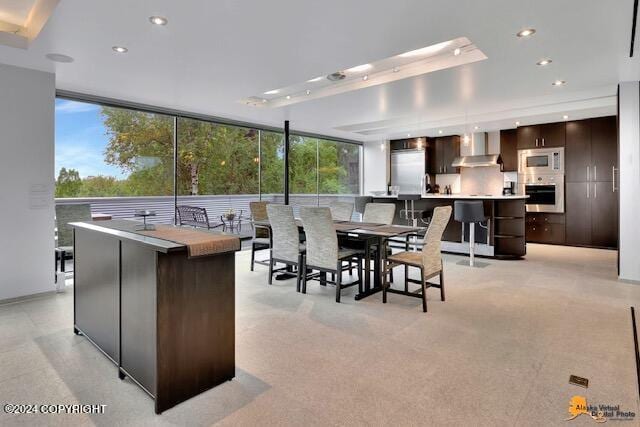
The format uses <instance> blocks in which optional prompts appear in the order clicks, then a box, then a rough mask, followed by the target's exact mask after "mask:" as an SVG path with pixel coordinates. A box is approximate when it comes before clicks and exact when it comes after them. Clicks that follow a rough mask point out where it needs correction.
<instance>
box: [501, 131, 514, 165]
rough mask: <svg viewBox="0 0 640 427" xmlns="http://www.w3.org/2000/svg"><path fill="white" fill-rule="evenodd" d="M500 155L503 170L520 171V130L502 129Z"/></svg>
mask: <svg viewBox="0 0 640 427" xmlns="http://www.w3.org/2000/svg"><path fill="white" fill-rule="evenodd" d="M500 157H502V171H503V172H518V131H517V130H516V129H506V130H501V131H500Z"/></svg>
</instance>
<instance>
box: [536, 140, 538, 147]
mask: <svg viewBox="0 0 640 427" xmlns="http://www.w3.org/2000/svg"><path fill="white" fill-rule="evenodd" d="M537 146H538V138H536V147H537Z"/></svg>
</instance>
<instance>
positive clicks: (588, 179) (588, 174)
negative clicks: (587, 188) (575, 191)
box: [587, 166, 591, 182]
mask: <svg viewBox="0 0 640 427" xmlns="http://www.w3.org/2000/svg"><path fill="white" fill-rule="evenodd" d="M590 175H591V174H590V173H589V166H587V182H588V181H591V179H590V178H589V176H590Z"/></svg>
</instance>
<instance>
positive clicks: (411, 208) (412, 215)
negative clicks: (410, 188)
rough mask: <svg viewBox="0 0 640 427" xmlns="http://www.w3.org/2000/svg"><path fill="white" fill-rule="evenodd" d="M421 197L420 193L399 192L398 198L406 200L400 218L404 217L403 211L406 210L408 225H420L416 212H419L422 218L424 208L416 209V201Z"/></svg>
mask: <svg viewBox="0 0 640 427" xmlns="http://www.w3.org/2000/svg"><path fill="white" fill-rule="evenodd" d="M420 199H422V196H421V195H420V194H398V200H402V201H404V209H402V210H401V211H400V218H402V213H403V212H404V219H406V220H407V225H408V226H410V227H417V226H418V219H417V218H416V214H418V215H419V216H420V218H422V215H423V214H424V210H422V209H416V205H415V202H416V200H420Z"/></svg>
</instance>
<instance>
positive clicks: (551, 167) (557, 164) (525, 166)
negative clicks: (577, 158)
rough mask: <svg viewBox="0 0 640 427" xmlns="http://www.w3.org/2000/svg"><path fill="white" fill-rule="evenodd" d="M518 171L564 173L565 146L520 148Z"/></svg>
mask: <svg viewBox="0 0 640 427" xmlns="http://www.w3.org/2000/svg"><path fill="white" fill-rule="evenodd" d="M518 173H520V174H523V175H546V174H564V147H559V148H558V147H556V148H532V149H531V150H518Z"/></svg>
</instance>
